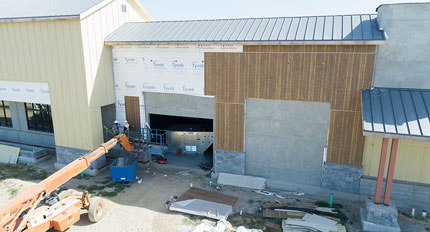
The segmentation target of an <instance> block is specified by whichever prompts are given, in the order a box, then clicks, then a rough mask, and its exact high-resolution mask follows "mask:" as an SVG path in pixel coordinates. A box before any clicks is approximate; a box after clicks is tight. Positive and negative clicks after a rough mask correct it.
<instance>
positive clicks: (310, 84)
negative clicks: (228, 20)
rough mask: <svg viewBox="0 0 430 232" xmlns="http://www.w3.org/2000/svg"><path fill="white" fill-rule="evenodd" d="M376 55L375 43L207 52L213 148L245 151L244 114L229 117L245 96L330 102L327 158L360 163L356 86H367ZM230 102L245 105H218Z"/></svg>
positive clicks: (359, 132)
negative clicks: (214, 107)
mask: <svg viewBox="0 0 430 232" xmlns="http://www.w3.org/2000/svg"><path fill="white" fill-rule="evenodd" d="M374 55H375V46H244V52H243V53H205V94H206V95H215V96H216V102H217V112H216V114H217V120H216V124H217V129H219V130H217V133H216V140H217V148H222V149H227V150H236V151H243V133H244V129H243V118H241V119H235V120H231V119H232V118H233V117H243V116H242V115H243V113H244V103H245V99H246V98H265V99H278V100H298V101H316V102H329V103H330V104H331V108H332V113H331V116H332V117H331V122H330V131H329V143H328V156H327V161H328V162H334V163H342V164H351V165H361V161H362V158H361V157H362V152H363V145H364V137H363V136H362V131H361V115H360V114H361V113H360V112H361V97H360V90H361V89H363V88H370V86H371V82H372V72H373V62H374ZM231 103H235V104H237V105H243V107H241V108H240V110H242V112H241V114H236V116H233V115H229V116H225V115H224V114H226V113H230V112H227V111H226V110H225V109H224V108H223V107H218V104H231ZM236 110H239V107H237V109H236ZM228 119H230V120H228ZM239 131H240V134H239V135H238V134H237V132H239ZM340 138H341V141H342V144H339V141H338V139H340Z"/></svg>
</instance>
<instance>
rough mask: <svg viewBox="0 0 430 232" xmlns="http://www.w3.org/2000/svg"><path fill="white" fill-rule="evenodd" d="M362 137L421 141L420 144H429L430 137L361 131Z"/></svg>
mask: <svg viewBox="0 0 430 232" xmlns="http://www.w3.org/2000/svg"><path fill="white" fill-rule="evenodd" d="M363 135H364V136H371V137H383V138H390V139H404V140H412V141H422V142H430V137H426V136H418V135H400V134H390V133H384V132H371V131H365V130H363Z"/></svg>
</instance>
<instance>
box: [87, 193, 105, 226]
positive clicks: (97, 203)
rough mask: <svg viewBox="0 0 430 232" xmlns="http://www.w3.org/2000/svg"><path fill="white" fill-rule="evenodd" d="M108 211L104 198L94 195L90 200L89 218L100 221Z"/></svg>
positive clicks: (92, 220)
mask: <svg viewBox="0 0 430 232" xmlns="http://www.w3.org/2000/svg"><path fill="white" fill-rule="evenodd" d="M105 213H106V204H105V201H104V199H103V198H100V197H94V198H93V199H91V201H90V207H89V209H88V219H89V220H90V221H91V222H98V221H100V220H101V219H102V218H103V216H104V215H105Z"/></svg>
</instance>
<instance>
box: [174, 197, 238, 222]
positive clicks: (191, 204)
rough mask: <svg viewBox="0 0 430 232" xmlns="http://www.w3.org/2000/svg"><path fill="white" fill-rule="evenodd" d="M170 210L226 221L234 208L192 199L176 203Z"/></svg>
mask: <svg viewBox="0 0 430 232" xmlns="http://www.w3.org/2000/svg"><path fill="white" fill-rule="evenodd" d="M169 210H171V211H176V212H182V213H188V214H192V215H197V216H203V217H208V218H213V219H218V220H226V219H227V218H228V216H229V215H230V214H231V213H232V211H233V207H232V206H231V205H226V204H220V203H216V202H211V201H205V200H200V199H192V200H186V201H180V202H174V203H172V204H171V205H170V207H169Z"/></svg>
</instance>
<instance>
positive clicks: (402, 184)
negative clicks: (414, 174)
mask: <svg viewBox="0 0 430 232" xmlns="http://www.w3.org/2000/svg"><path fill="white" fill-rule="evenodd" d="M375 189H376V178H373V177H362V178H361V179H360V192H359V193H360V195H365V196H372V197H373V196H374V195H375ZM384 193H385V181H384V184H383V188H382V197H384ZM391 199H392V200H393V201H394V202H395V203H396V205H397V206H398V207H400V208H408V209H409V208H412V207H414V208H416V209H417V210H423V209H425V210H427V212H429V211H430V185H428V184H419V183H412V182H406V181H398V180H393V185H392V189H391Z"/></svg>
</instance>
